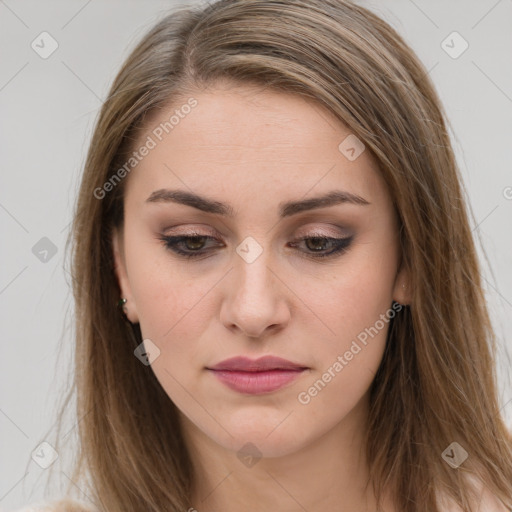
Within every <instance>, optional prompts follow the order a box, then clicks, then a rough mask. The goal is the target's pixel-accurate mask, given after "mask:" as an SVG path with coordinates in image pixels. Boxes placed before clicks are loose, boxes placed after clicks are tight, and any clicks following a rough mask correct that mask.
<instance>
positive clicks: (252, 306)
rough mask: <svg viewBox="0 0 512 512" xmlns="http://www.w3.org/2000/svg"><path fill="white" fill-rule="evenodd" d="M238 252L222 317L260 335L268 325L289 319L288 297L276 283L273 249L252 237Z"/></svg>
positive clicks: (227, 321) (246, 330)
mask: <svg viewBox="0 0 512 512" xmlns="http://www.w3.org/2000/svg"><path fill="white" fill-rule="evenodd" d="M236 252H237V254H236V256H235V259H234V265H233V266H234V268H233V272H232V278H231V281H230V284H229V289H228V291H227V296H226V300H225V303H224V304H223V308H222V312H223V313H222V320H223V322H224V324H225V325H226V327H233V326H237V327H238V328H239V329H240V330H242V331H243V332H244V333H245V334H246V335H248V336H253V337H258V336H260V335H261V334H262V333H263V332H264V331H265V329H267V328H268V327H270V326H276V325H278V324H283V323H285V322H286V321H287V320H288V318H289V311H288V308H287V307H286V299H285V298H284V297H283V296H281V295H280V293H281V292H280V287H279V286H277V285H276V284H277V283H276V276H275V275H274V272H275V269H273V267H274V263H273V262H274V261H275V260H274V258H272V255H271V251H270V250H269V249H264V248H263V247H262V246H261V245H260V244H259V243H258V242H256V240H254V239H251V237H248V239H246V240H244V241H243V242H242V243H241V244H240V245H239V246H238V247H237V248H236Z"/></svg>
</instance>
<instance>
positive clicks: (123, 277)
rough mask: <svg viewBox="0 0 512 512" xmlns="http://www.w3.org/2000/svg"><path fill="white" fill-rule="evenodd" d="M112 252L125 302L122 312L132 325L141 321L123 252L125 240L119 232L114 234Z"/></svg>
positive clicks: (121, 298) (115, 270) (115, 231)
mask: <svg viewBox="0 0 512 512" xmlns="http://www.w3.org/2000/svg"><path fill="white" fill-rule="evenodd" d="M112 252H113V259H114V272H115V275H116V278H117V283H118V285H119V290H120V292H121V296H120V297H119V299H120V300H123V299H125V300H123V305H122V310H123V312H124V313H125V315H126V317H127V318H128V320H129V321H130V322H131V323H137V322H138V321H139V318H138V315H137V308H136V305H135V300H134V299H133V295H132V291H131V287H130V281H129V279H128V273H127V271H126V262H125V257H124V252H123V238H122V234H121V233H119V231H118V230H114V231H113V232H112Z"/></svg>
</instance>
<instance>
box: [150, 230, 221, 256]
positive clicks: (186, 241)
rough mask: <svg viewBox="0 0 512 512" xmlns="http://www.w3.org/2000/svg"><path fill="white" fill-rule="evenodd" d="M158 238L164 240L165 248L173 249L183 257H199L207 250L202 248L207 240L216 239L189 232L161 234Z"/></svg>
mask: <svg viewBox="0 0 512 512" xmlns="http://www.w3.org/2000/svg"><path fill="white" fill-rule="evenodd" d="M160 240H162V242H164V245H165V247H166V248H167V249H169V250H171V251H173V252H174V253H176V254H178V255H179V256H181V257H183V258H188V259H189V258H199V257H200V256H205V255H206V254H207V253H208V252H211V251H205V250H203V247H204V245H205V243H206V242H207V241H208V240H217V239H216V238H214V237H212V236H208V235H202V234H201V233H190V234H187V235H179V236H162V237H160ZM183 247H184V249H183Z"/></svg>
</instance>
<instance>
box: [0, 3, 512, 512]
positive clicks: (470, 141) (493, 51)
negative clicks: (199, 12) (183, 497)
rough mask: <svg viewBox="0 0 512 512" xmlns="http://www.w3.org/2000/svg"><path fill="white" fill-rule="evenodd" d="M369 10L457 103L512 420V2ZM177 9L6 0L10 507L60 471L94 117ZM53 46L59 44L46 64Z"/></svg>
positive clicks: (5, 441)
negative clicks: (76, 236) (44, 464)
mask: <svg viewBox="0 0 512 512" xmlns="http://www.w3.org/2000/svg"><path fill="white" fill-rule="evenodd" d="M180 3H184V2H180ZM359 3H361V4H362V5H363V6H366V7H369V8H371V9H372V10H374V11H375V12H377V13H378V14H379V15H380V16H381V17H383V18H384V19H385V20H386V21H387V22H388V23H390V24H391V25H392V26H393V27H394V28H396V29H397V30H398V32H399V33H400V34H402V36H403V37H404V38H405V39H406V41H407V42H408V43H409V44H410V45H411V46H412V48H413V49H414V50H415V51H416V53H417V54H418V56H419V57H420V59H421V60H422V61H423V63H424V65H425V66H426V69H427V70H428V72H429V75H430V77H431V78H432V80H433V81H434V84H435V86H436V88H437V91H438V92H439V95H440V97H441V99H442V102H443V104H444V107H445V109H446V112H447V115H448V119H449V122H450V124H451V128H452V132H451V135H452V138H453V144H454V148H455V151H456V155H457V159H458V162H459V165H460V168H461V171H462V174H463V176H464V181H465V185H466V187H467V192H468V198H469V201H470V204H471V207H472V210H473V213H474V218H473V219H472V221H471V222H472V227H473V234H474V235H475V237H476V238H479V239H481V242H482V245H483V248H484V250H485V252H486V254H487V256H488V263H487V262H486V260H485V259H483V252H482V251H481V250H480V249H479V251H480V255H481V256H482V259H483V263H484V267H483V276H484V279H485V280H484V283H485V286H486V291H487V298H488V301H489V305H490V310H491V313H492V320H493V323H494V327H495V329H496V332H497V335H498V338H499V342H500V348H499V353H498V367H499V376H500V403H501V405H502V410H503V414H504V415H505V417H506V418H507V421H508V423H509V424H512V421H511V419H512V389H511V387H510V380H507V378H508V376H509V374H510V372H511V364H510V355H509V354H510V352H511V349H510V345H511V344H512V341H511V340H512V241H511V234H512V171H511V157H510V149H511V144H512V122H511V121H512V66H511V65H510V63H511V52H512V30H511V21H512V1H511V0H499V1H496V0H478V1H476V0H473V1H468V0H434V1H433V0H428V1H427V0H385V1H383V0H381V1H377V0H374V1H373V2H368V1H364V0H361V1H360V2H359ZM172 5H174V2H165V1H156V0H154V1H142V0H139V1H134V0H131V1H126V0H124V1H120V0H115V1H114V0H109V1H105V0H102V1H99V0H89V1H87V0H71V1H70V0H67V1H49V0H46V1H41V0H33V1H28V0H0V48H1V52H2V53H1V55H2V60H1V65H0V107H1V116H0V140H1V153H0V162H1V184H0V224H1V233H2V235H1V239H2V245H1V266H0V314H1V321H0V326H1V329H2V334H1V335H2V338H1V339H2V352H1V357H0V375H1V394H0V432H1V436H0V443H1V444H0V461H1V462H0V464H1V469H0V509H1V510H12V509H15V508H16V507H19V506H21V505H24V504H27V503H30V502H34V501H36V500H39V499H40V498H41V497H42V496H43V483H42V482H43V478H42V477H44V472H45V471H48V470H47V469H43V468H41V467H40V466H39V465H38V464H36V463H35V462H34V461H33V460H32V459H31V456H32V453H33V451H34V450H35V448H36V447H37V446H38V445H39V444H40V443H41V442H43V441H44V440H45V439H44V434H45V433H46V432H47V430H48V429H49V428H50V427H52V425H54V423H55V412H56V411H55V404H56V403H57V400H58V398H59V396H61V394H62V391H63V387H64V386H65V382H66V379H67V373H68V370H69V364H70V360H71V357H72V339H71V333H70V331H69V329H68V330H66V329H65V322H66V318H67V319H68V323H69V319H70V318H71V314H72V302H71V295H70V289H69V281H70V278H69V275H67V274H66V271H65V270H64V251H65V241H66V236H67V232H68V228H69V223H70V221H71V211H72V205H73V202H74V200H75V194H76V190H77V185H78V179H79V176H80V172H81V169H82V166H83V163H84V158H85V154H86V150H87V146H88V142H89V139H90V136H91V132H92V128H93V125H94V121H95V119H96V116H97V114H98V111H99V108H100V106H101V103H102V100H103V99H104V98H105V97H106V95H107V91H108V88H109V87H110V84H111V82H112V80H113V78H114V77H115V75H116V73H117V71H118V69H119V68H120V66H121V63H122V61H123V60H124V59H125V58H126V57H127V55H128V54H129V51H130V49H131V48H133V46H134V44H135V43H136V41H137V40H138V39H139V38H140V37H141V36H142V34H143V33H144V32H145V31H146V30H147V29H148V28H149V27H150V26H151V25H152V24H153V23H154V22H155V21H156V20H157V19H158V18H159V17H161V16H162V15H164V14H165V12H166V10H167V9H168V8H169V7H171V6H172ZM42 32H47V33H48V34H50V36H51V39H50V38H49V37H48V36H46V35H44V36H40V34H41V33H42ZM453 32H457V34H453ZM41 37H44V38H46V39H45V41H46V43H45V44H42V43H39V48H38V47H37V46H35V45H36V44H37V42H38V41H40V40H41ZM53 40H55V41H56V43H53ZM34 41H35V43H33V42H34ZM51 44H54V45H55V44H58V48H57V49H56V50H55V51H54V52H53V53H52V54H51V55H50V56H48V57H47V58H43V57H42V56H41V52H43V50H44V51H49V50H51ZM466 45H467V49H465V51H463V52H462V50H463V49H464V48H465V47H466ZM33 46H35V48H37V51H36V50H35V49H33ZM42 46H44V49H43V48H41V47H42ZM461 52H462V53H461ZM459 53H460V55H458V54H459ZM62 337H63V339H64V347H65V352H64V353H59V347H60V345H59V340H60V339H61V338H62ZM507 345H508V347H507ZM66 351H67V352H66ZM57 357H59V359H57ZM57 363H58V364H57ZM70 428H72V425H70ZM60 460H61V457H59V459H57V461H56V462H55V464H59V463H60ZM63 475H64V477H67V474H66V473H64V474H63ZM64 480H65V478H64Z"/></svg>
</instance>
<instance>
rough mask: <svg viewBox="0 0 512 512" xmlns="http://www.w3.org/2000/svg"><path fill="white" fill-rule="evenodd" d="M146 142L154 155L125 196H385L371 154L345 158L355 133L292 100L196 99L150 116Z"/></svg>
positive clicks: (245, 94)
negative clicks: (341, 191)
mask: <svg viewBox="0 0 512 512" xmlns="http://www.w3.org/2000/svg"><path fill="white" fill-rule="evenodd" d="M190 105H194V106H193V107H190ZM149 139H151V141H152V144H151V146H152V149H151V150H150V151H149V152H147V154H146V156H144V158H142V159H141V161H140V163H138V165H137V170H136V172H132V173H131V174H130V176H129V180H128V181H129V184H128V189H127V195H129V194H132V195H133V194H135V195H137V196H139V197H142V196H143V195H144V196H145V197H147V196H148V195H150V194H151V193H152V192H153V191H154V190H155V189H158V188H166V187H170V186H181V187H182V188H183V187H186V188H189V189H191V190H194V191H195V192H198V193H200V192H205V193H208V195H210V196H211V195H215V194H213V192H214V191H215V192H219V193H220V194H227V196H229V195H230V194H231V195H232V194H236V193H237V191H240V192H245V193H247V192H249V191H251V190H252V191H253V193H254V194H258V193H265V194H267V195H268V197H269V196H270V195H274V194H279V195H280V196H282V195H283V194H285V193H286V194H287V195H290V196H295V197H296V196H304V195H305V194H306V193H307V192H308V190H309V189H311V188H315V189H316V192H321V191H323V190H326V189H327V188H332V187H333V186H337V187H345V188H346V189H347V190H349V191H351V192H354V193H357V194H359V195H363V194H366V195H370V196H372V198H373V199H374V200H375V199H376V195H377V196H378V195H381V196H383V195H386V193H387V192H386V187H385V184H384V182H383V180H382V178H381V177H380V172H379V169H378V165H377V163H376V161H375V160H374V158H373V157H372V155H371V154H370V152H369V151H367V150H363V151H362V153H361V154H360V155H359V156H357V158H355V159H353V158H348V156H350V155H351V154H352V155H353V154H354V152H352V153H346V149H347V147H349V146H354V141H355V142H356V144H357V139H356V138H355V136H354V135H353V134H352V133H351V131H350V129H349V128H348V127H347V126H345V125H344V124H342V123H341V122H340V121H339V120H338V119H336V118H335V117H334V115H333V114H332V113H330V112H329V111H327V110H326V109H325V108H323V107H322V106H320V105H319V104H318V103H315V102H313V101H311V100H309V99H305V98H303V97H301V96H298V95H294V94H288V93H284V92H280V91H273V90H269V89H266V90H262V89H261V88H255V87H251V86H240V85H238V86H230V87H222V86H219V87H217V88H212V89H209V90H207V91H203V92H195V93H193V94H191V95H190V96H189V97H187V96H183V97H180V99H177V100H175V101H173V102H172V103H171V104H169V105H168V106H166V107H165V108H162V109H160V110H158V111H156V112H154V113H153V114H152V116H151V117H150V118H149V119H148V120H147V121H146V123H145V127H144V130H143V131H142V132H141V135H140V137H139V141H138V142H139V145H140V144H143V143H144V141H148V140H149ZM347 141H348V142H347ZM340 145H341V146H340ZM136 147H138V146H137V145H136ZM361 148H362V146H359V147H356V150H358V152H359V150H361ZM349 149H350V147H349ZM347 155H348V156H347ZM356 155H357V153H356ZM224 197H226V196H224ZM253 197H254V196H253Z"/></svg>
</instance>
